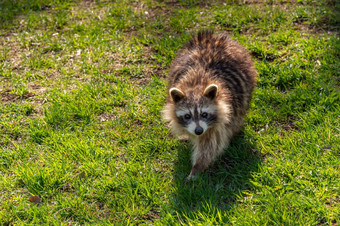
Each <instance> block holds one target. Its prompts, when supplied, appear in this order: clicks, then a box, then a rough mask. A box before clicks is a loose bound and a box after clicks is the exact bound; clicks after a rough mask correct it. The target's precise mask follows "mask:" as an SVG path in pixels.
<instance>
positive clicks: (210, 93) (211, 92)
mask: <svg viewBox="0 0 340 226" xmlns="http://www.w3.org/2000/svg"><path fill="white" fill-rule="evenodd" d="M217 92H218V87H217V85H215V84H210V85H209V86H208V87H207V88H205V90H204V93H203V95H204V96H205V97H208V98H209V99H212V100H213V99H215V97H216V96H217Z"/></svg>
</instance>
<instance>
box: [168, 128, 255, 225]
mask: <svg viewBox="0 0 340 226" xmlns="http://www.w3.org/2000/svg"><path fill="white" fill-rule="evenodd" d="M249 139H250V137H245V136H244V134H240V135H238V136H236V137H235V138H234V139H233V141H232V143H231V144H230V146H229V147H228V148H227V149H226V150H225V152H224V154H223V155H222V156H221V157H220V158H219V159H218V160H216V162H215V163H214V164H213V165H212V166H210V167H209V169H208V170H207V171H205V172H204V173H201V174H200V176H199V177H198V178H197V179H195V180H194V181H190V182H188V183H184V182H183V180H184V178H186V176H187V175H188V174H189V172H190V169H191V160H190V155H191V151H190V148H191V146H190V145H185V144H183V145H181V146H180V147H179V149H178V162H177V163H176V165H175V172H174V180H175V187H176V191H175V193H174V195H173V197H172V199H171V204H172V208H174V210H175V211H176V212H177V213H178V214H179V215H180V216H181V217H182V218H183V219H185V218H189V219H194V218H196V217H197V216H198V214H199V215H200V218H202V216H204V215H206V216H208V217H209V218H210V217H212V216H213V215H214V213H216V212H217V211H220V212H224V211H228V210H230V209H231V208H232V207H233V206H234V205H235V204H236V199H237V196H238V195H242V192H243V191H246V190H249V189H251V187H252V186H251V183H250V179H251V175H252V173H253V172H257V170H258V167H259V166H260V164H261V159H260V158H259V157H258V156H257V154H256V147H255V146H254V145H252V144H250V143H249V142H248V140H249ZM195 216H196V217H195Z"/></svg>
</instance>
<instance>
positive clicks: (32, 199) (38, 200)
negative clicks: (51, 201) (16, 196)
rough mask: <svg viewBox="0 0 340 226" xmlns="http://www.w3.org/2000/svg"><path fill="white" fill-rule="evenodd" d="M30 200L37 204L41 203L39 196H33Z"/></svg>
mask: <svg viewBox="0 0 340 226" xmlns="http://www.w3.org/2000/svg"><path fill="white" fill-rule="evenodd" d="M28 201H30V202H34V203H35V204H39V203H41V198H39V196H36V195H35V196H31V197H30V198H29V199H28Z"/></svg>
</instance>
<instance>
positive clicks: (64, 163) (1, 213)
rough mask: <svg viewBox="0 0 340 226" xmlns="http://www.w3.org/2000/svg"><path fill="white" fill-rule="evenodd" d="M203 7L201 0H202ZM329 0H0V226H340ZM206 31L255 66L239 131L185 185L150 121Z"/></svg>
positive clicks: (336, 20)
mask: <svg viewBox="0 0 340 226" xmlns="http://www.w3.org/2000/svg"><path fill="white" fill-rule="evenodd" d="M208 2H209V3H208ZM339 12H340V2H339V1H338V0H325V1H321V0H292V1H283V0H263V1H262V0H226V1H221V0H218V1H203V0H142V1H134V0H117V1H109V0H96V1H94V0H93V1H92V0H84V1H80V0H77V1H67V0H55V1H53V0H34V1H31V0H15V1H12V0H4V1H1V2H0V225H16V224H28V223H30V224H37V225H40V224H48V225H50V224H53V225H54V224H55V225H74V224H113V223H114V224H119V225H127V224H156V225H163V224H165V225H177V224H185V225H199V224H203V225H220V224H235V225H266V224H269V225H338V224H339V223H340V176H339V175H340V120H339V115H340V92H339V91H340V39H339V27H340V13H339ZM202 29H212V30H214V31H216V32H221V31H225V32H228V33H229V34H230V36H231V37H232V38H233V39H235V40H237V41H238V42H240V43H241V44H242V45H244V46H245V47H246V48H247V49H248V50H249V52H250V53H251V54H252V56H253V60H254V61H255V65H256V68H257V70H258V72H259V77H258V84H257V89H256V91H255V92H254V96H253V100H252V102H251V107H250V109H249V114H248V116H247V118H246V123H245V127H244V129H243V131H242V133H241V134H239V135H238V136H237V137H236V138H235V139H234V140H233V141H232V143H231V146H230V147H229V148H228V149H227V150H225V154H224V155H223V156H222V157H220V158H219V159H218V160H217V161H216V163H215V164H213V165H212V166H211V167H210V168H209V169H208V170H207V171H206V172H204V173H202V174H201V175H200V176H199V177H198V179H197V180H195V181H191V182H189V183H183V179H184V178H185V177H186V176H187V175H188V174H189V172H190V169H191V162H190V149H191V147H190V145H189V144H188V143H187V142H185V141H179V140H178V139H177V138H174V137H173V136H172V135H171V134H170V131H169V129H168V128H166V126H165V125H164V123H163V122H162V120H161V117H160V111H161V109H162V107H163V105H164V103H165V96H166V84H167V82H166V77H167V73H168V68H169V66H170V64H171V61H172V59H173V58H174V57H175V55H176V52H177V51H178V49H179V48H180V47H181V46H182V45H183V44H184V43H185V42H187V41H188V40H189V39H190V37H191V36H192V35H194V34H195V33H197V31H199V30H202Z"/></svg>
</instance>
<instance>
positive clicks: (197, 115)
mask: <svg viewBox="0 0 340 226" xmlns="http://www.w3.org/2000/svg"><path fill="white" fill-rule="evenodd" d="M217 90H218V89H217V86H216V85H215V84H211V85H209V86H208V87H207V88H206V89H205V90H204V92H203V95H200V96H199V97H188V96H186V95H185V94H184V93H183V92H182V91H181V90H179V89H177V88H172V89H170V95H171V97H172V99H173V101H174V102H175V113H176V117H177V120H178V122H179V124H181V125H182V126H183V127H184V128H185V129H186V130H187V131H188V132H189V133H191V134H193V135H196V136H200V135H202V134H204V133H205V132H206V131H207V129H208V128H209V127H211V126H212V125H213V124H215V123H216V122H217V107H216V103H215V101H214V100H215V98H216V95H217Z"/></svg>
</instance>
